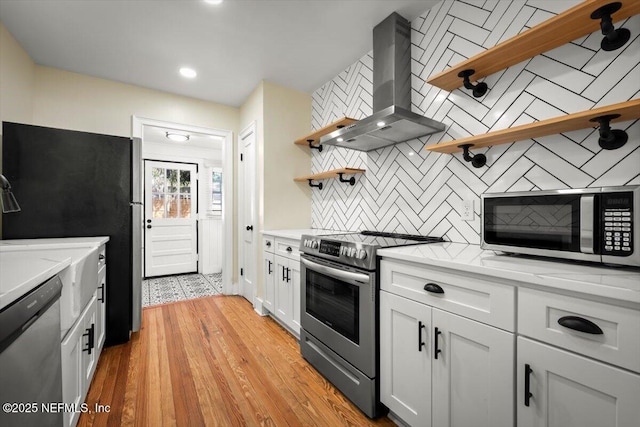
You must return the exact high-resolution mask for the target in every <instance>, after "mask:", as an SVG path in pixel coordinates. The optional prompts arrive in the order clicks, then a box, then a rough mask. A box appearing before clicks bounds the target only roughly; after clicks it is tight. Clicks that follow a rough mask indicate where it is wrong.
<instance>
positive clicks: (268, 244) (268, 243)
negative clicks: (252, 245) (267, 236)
mask: <svg viewBox="0 0 640 427" xmlns="http://www.w3.org/2000/svg"><path fill="white" fill-rule="evenodd" d="M266 245H267V247H268V248H269V247H271V242H270V241H268V240H267V243H266Z"/></svg>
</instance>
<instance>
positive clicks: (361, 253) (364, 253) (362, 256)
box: [357, 249, 367, 259]
mask: <svg viewBox="0 0 640 427" xmlns="http://www.w3.org/2000/svg"><path fill="white" fill-rule="evenodd" d="M366 257H367V251H365V250H364V249H360V250H359V251H358V255H357V258H358V259H365V258H366Z"/></svg>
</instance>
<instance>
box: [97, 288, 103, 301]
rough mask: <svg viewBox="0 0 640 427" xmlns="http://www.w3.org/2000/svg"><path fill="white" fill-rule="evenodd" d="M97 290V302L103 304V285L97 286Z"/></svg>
mask: <svg viewBox="0 0 640 427" xmlns="http://www.w3.org/2000/svg"><path fill="white" fill-rule="evenodd" d="M98 289H100V298H98V301H100V302H104V285H100V286H98Z"/></svg>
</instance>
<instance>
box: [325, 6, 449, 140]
mask: <svg viewBox="0 0 640 427" xmlns="http://www.w3.org/2000/svg"><path fill="white" fill-rule="evenodd" d="M373 111H374V113H373V115H371V116H370V117H367V118H366V119H362V120H360V121H358V122H355V123H354V124H352V125H350V126H347V127H344V128H342V129H338V130H336V131H334V132H332V133H330V134H328V135H325V136H323V137H322V138H320V143H321V144H326V145H336V146H339V147H345V148H350V149H353V150H359V151H371V150H377V149H378V148H382V147H386V146H388V145H393V144H397V143H399V142H404V141H408V140H410V139H414V138H418V137H420V136H425V135H429V134H432V133H436V132H441V131H443V130H444V129H445V127H446V126H445V125H444V124H442V123H440V122H438V121H436V120H433V119H429V118H427V117H424V116H421V115H419V114H416V113H414V112H412V111H411V25H410V24H409V21H407V20H406V19H404V18H403V17H402V16H400V15H399V14H397V13H395V12H394V13H392V14H391V15H389V16H388V17H387V18H386V19H385V20H384V21H382V22H381V23H379V24H378V25H376V27H375V28H374V29H373Z"/></svg>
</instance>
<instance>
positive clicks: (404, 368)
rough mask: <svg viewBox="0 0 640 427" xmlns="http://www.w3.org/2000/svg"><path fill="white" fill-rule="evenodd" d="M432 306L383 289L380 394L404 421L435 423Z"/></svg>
mask: <svg viewBox="0 0 640 427" xmlns="http://www.w3.org/2000/svg"><path fill="white" fill-rule="evenodd" d="M431 330H432V328H431V307H429V306H427V305H425V304H421V303H417V302H415V301H412V300H409V299H406V298H403V297H400V296H397V295H394V294H391V293H388V292H385V291H380V341H381V344H380V395H381V400H382V403H384V404H385V405H386V406H387V407H388V408H389V409H390V410H391V411H393V412H394V413H395V414H396V415H397V416H399V417H400V418H402V420H403V421H405V422H406V423H408V424H410V425H411V426H414V427H418V426H421V427H428V426H431V352H432V348H431V345H430V343H429V337H430V336H431V333H430V331H431Z"/></svg>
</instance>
